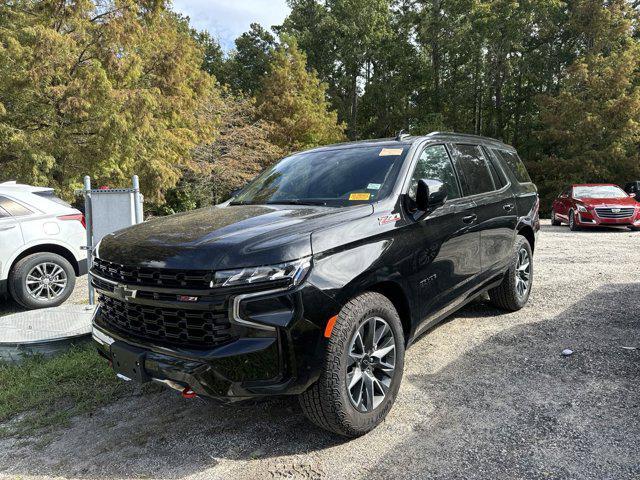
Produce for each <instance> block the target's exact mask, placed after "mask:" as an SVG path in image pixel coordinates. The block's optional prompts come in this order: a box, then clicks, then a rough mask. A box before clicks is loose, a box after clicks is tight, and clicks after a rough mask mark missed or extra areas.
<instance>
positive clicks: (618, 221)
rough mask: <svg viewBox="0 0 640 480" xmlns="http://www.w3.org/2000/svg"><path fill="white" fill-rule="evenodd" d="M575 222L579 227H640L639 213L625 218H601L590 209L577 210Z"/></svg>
mask: <svg viewBox="0 0 640 480" xmlns="http://www.w3.org/2000/svg"><path fill="white" fill-rule="evenodd" d="M576 223H577V224H578V225H579V226H581V227H640V213H638V214H635V215H633V216H631V217H626V218H601V217H599V216H598V215H597V214H596V213H595V212H594V211H591V210H590V211H587V212H579V213H578V215H577V216H576Z"/></svg>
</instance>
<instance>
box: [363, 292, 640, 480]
mask: <svg viewBox="0 0 640 480" xmlns="http://www.w3.org/2000/svg"><path fill="white" fill-rule="evenodd" d="M639 303H640V284H626V285H624V284H623V285H620V284H618V285H607V286H605V287H602V288H600V289H598V290H596V291H594V292H593V293H592V294H590V295H588V296H587V297H585V298H582V299H581V300H580V301H579V302H578V303H576V304H574V305H572V306H571V307H570V308H568V309H567V310H565V311H564V312H563V313H562V314H560V315H559V316H557V317H555V318H553V319H551V320H547V321H543V322H538V323H532V324H527V325H522V326H516V327H513V328H510V329H507V330H504V331H502V332H500V333H497V334H495V335H493V336H492V337H490V338H489V339H488V340H487V341H485V342H483V343H482V344H481V345H479V346H478V347H476V348H474V349H473V350H471V351H469V352H467V353H466V354H465V355H464V356H463V357H461V358H460V359H458V360H457V361H455V362H453V363H451V364H449V365H448V366H447V367H446V368H444V369H443V370H440V371H438V372H437V373H435V374H432V375H409V376H406V377H405V381H409V382H411V383H412V385H413V386H414V387H415V388H417V389H419V390H421V391H422V392H423V393H424V396H425V397H428V398H429V401H430V402H432V403H433V406H434V411H433V413H432V414H431V416H428V417H425V418H423V419H422V422H421V423H415V424H414V425H413V431H412V432H411V433H410V434H409V435H407V436H406V438H404V439H403V440H402V441H401V442H400V443H399V444H397V445H396V446H395V447H394V448H393V449H392V451H390V452H389V454H388V455H387V456H385V457H384V458H381V459H378V461H377V463H376V465H375V466H374V467H373V468H372V471H373V472H375V475H374V477H375V478H385V477H393V478H429V479H450V478H467V479H468V478H527V479H533V478H541V479H542V478H594V479H603V478H619V479H621V478H625V479H626V478H628V479H631V478H640V443H639V440H640V396H639V395H638V381H639V380H640V318H639V317H638V314H637V312H638V305H639ZM472 308H473V309H478V306H477V305H474V306H473V307H472ZM462 313H463V315H465V313H466V312H462ZM477 313H478V312H477V311H474V312H473V313H472V316H476V314H477ZM622 347H636V348H638V349H636V350H630V349H624V348H622ZM565 348H570V349H572V350H574V354H573V355H572V356H570V357H562V356H561V352H562V350H563V349H565ZM399 452H404V453H403V455H406V458H410V459H411V461H410V462H403V469H402V471H401V473H400V474H399V473H398V470H397V469H396V468H395V464H396V462H398V455H399Z"/></svg>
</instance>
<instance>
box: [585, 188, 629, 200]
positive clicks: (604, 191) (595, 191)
mask: <svg viewBox="0 0 640 480" xmlns="http://www.w3.org/2000/svg"><path fill="white" fill-rule="evenodd" d="M627 196H628V195H627V194H626V193H624V190H622V189H621V188H620V187H616V186H615V185H600V186H594V187H573V198H624V197H627Z"/></svg>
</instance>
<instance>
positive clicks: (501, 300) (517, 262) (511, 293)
mask: <svg viewBox="0 0 640 480" xmlns="http://www.w3.org/2000/svg"><path fill="white" fill-rule="evenodd" d="M532 285H533V253H532V251H531V245H529V241H528V240H527V239H526V238H525V237H523V236H522V235H518V237H517V239H516V244H515V253H514V255H513V260H512V262H511V266H510V267H509V270H508V271H507V274H506V276H505V277H504V279H503V280H502V283H501V284H500V285H499V286H497V287H496V288H493V289H491V290H489V298H490V299H491V302H492V303H493V304H494V305H495V306H497V307H498V308H502V309H503V310H508V311H510V312H515V311H518V310H520V309H521V308H522V307H524V306H525V305H526V303H527V301H528V300H529V295H530V293H531V286H532Z"/></svg>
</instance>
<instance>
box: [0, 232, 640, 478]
mask: <svg viewBox="0 0 640 480" xmlns="http://www.w3.org/2000/svg"><path fill="white" fill-rule="evenodd" d="M639 272H640V233H631V232H628V231H626V230H611V231H601V232H580V233H570V232H569V230H568V228H566V227H551V226H549V225H548V224H547V225H545V226H544V229H543V232H542V235H541V238H540V241H539V246H538V248H537V251H536V271H535V286H534V291H533V295H532V297H531V302H530V303H529V305H528V306H527V307H526V308H525V309H524V310H522V311H521V312H518V313H515V314H509V315H506V314H500V312H498V311H496V310H494V309H492V308H491V307H489V306H488V305H486V304H484V303H482V302H480V303H477V304H474V305H472V306H470V307H468V308H466V309H465V310H464V311H462V312H460V313H458V314H457V315H455V316H454V317H452V318H451V319H450V320H448V321H447V322H446V323H444V324H442V325H440V326H439V327H437V328H435V329H434V330H432V331H431V332H429V333H427V334H426V335H424V336H423V337H422V338H421V339H420V340H419V341H418V342H417V343H416V344H415V345H414V346H413V348H411V349H410V350H409V351H408V354H407V359H406V367H405V374H404V381H403V385H402V388H401V389H400V395H399V398H398V401H397V403H396V405H395V407H394V409H393V410H392V412H391V414H390V415H389V417H388V419H387V421H386V422H385V423H384V424H383V425H382V426H381V427H379V428H378V429H376V430H375V431H374V432H372V433H371V434H369V435H367V436H365V437H362V438H359V439H357V440H353V441H349V442H345V441H344V440H342V439H339V438H336V437H334V436H332V435H330V434H328V433H325V432H323V431H321V430H318V429H316V428H314V427H312V426H310V424H308V423H307V422H306V420H305V419H304V417H303V415H302V414H301V413H300V411H299V409H298V408H297V405H296V403H295V402H294V401H286V400H277V401H269V402H266V403H262V404H259V405H257V406H251V407H247V406H245V407H236V408H232V407H220V406H216V405H211V404H209V403H206V402H205V401H202V400H195V401H194V400H183V399H181V398H179V397H178V396H177V395H175V394H174V393H171V392H164V393H157V394H152V395H147V396H142V397H134V398H129V399H127V400H125V401H122V402H119V403H117V404H114V405H112V406H110V407H108V408H105V409H102V410H100V411H98V412H96V413H95V414H93V415H92V416H87V417H80V418H76V419H75V420H74V421H73V424H72V425H71V426H70V427H69V428H66V429H64V430H59V431H55V432H50V433H47V434H46V435H45V436H44V437H40V438H33V439H27V440H25V439H5V440H0V477H2V476H4V477H7V478H27V477H35V476H37V477H38V478H49V477H70V478H109V479H112V478H171V479H177V478H180V479H182V478H193V479H196V478H198V479H200V478H202V479H236V478H237V479H240V478H242V479H253V478H256V479H257V478H325V477H326V478H357V479H360V478H362V479H365V478H366V479H377V478H379V479H385V478H429V479H432V478H433V479H453V478H465V479H469V478H492V479H495V478H527V479H536V478H563V479H564V478H593V479H605V478H611V479H622V478H625V479H627V478H628V479H631V478H640V395H639V391H640V390H639V388H638V387H639V385H638V382H639V380H640V350H638V348H639V347H640V316H639V315H638V312H639V311H640V273H639ZM623 347H628V348H623ZM631 347H635V348H636V349H635V350H634V349H632V348H631ZM565 348H571V349H572V350H574V351H575V353H574V354H573V355H572V356H570V357H566V358H565V357H562V356H561V351H562V350H563V349H565Z"/></svg>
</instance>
